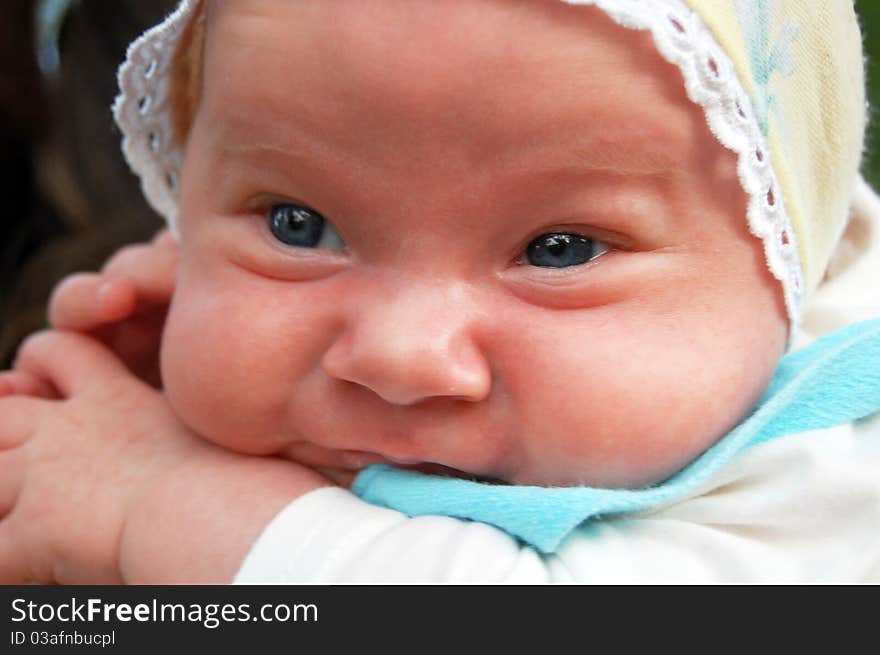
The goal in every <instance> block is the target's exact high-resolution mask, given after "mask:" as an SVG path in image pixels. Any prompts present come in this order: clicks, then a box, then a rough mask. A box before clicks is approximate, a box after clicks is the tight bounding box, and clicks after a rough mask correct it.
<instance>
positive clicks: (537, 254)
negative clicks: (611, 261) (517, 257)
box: [523, 232, 610, 268]
mask: <svg viewBox="0 0 880 655" xmlns="http://www.w3.org/2000/svg"><path fill="white" fill-rule="evenodd" d="M608 250H610V248H609V246H608V245H607V244H604V243H602V242H601V241H596V240H595V239H588V238H587V237H584V236H581V235H579V234H567V233H560V232H550V233H548V234H542V235H541V236H539V237H538V238H537V239H533V240H532V241H531V243H529V245H528V247H527V248H526V252H525V255H524V257H523V259H524V261H525V263H528V264H531V265H532V266H540V267H542V268H567V267H569V266H579V265H580V264H586V263H587V262H589V261H592V260H594V259H596V258H597V257H599V256H600V255H603V254H605V253H606V252H608Z"/></svg>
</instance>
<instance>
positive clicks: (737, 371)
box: [510, 308, 779, 488]
mask: <svg viewBox="0 0 880 655" xmlns="http://www.w3.org/2000/svg"><path fill="white" fill-rule="evenodd" d="M642 309H643V310H644V308H642ZM609 313H610V312H609ZM607 318H608V319H611V318H612V317H611V316H609V317H607ZM584 322H585V321H584V320H582V319H580V318H578V317H576V316H573V317H571V319H570V320H569V321H564V322H562V323H560V324H558V325H557V326H556V329H554V330H553V331H552V333H551V332H547V333H545V334H544V335H541V336H538V337H536V338H534V339H533V340H532V343H530V347H529V348H528V349H522V350H521V351H520V352H527V353H529V357H528V358H523V357H521V358H519V359H518V360H516V361H517V365H516V366H515V367H514V368H513V369H512V370H511V375H510V384H511V393H512V394H513V396H514V397H515V398H517V399H518V402H517V403H516V404H517V406H518V408H519V417H520V424H521V429H522V431H521V432H520V435H521V436H520V438H521V440H522V444H521V446H522V448H521V452H522V459H521V461H520V466H519V471H518V473H517V474H516V476H515V477H516V481H517V482H520V483H533V484H549V485H576V484H587V485H590V486H598V487H610V488H621V487H623V488H639V487H642V486H645V485H649V484H652V483H656V482H659V481H661V480H663V479H665V478H667V477H669V476H670V475H672V474H674V473H675V472H677V471H678V470H680V469H681V468H682V467H684V466H685V465H686V464H688V463H689V462H690V461H692V460H693V459H695V458H696V457H697V456H699V455H700V453H702V452H703V451H704V450H705V449H706V448H708V447H709V446H710V445H712V443H714V442H715V441H716V440H717V439H718V438H719V437H721V436H723V435H724V434H725V433H726V432H728V431H729V430H730V429H731V428H732V427H734V426H735V425H736V423H737V422H738V421H739V420H740V419H741V418H742V416H743V415H744V414H745V413H746V412H747V411H748V410H749V408H750V407H751V406H752V404H753V403H754V402H755V401H756V400H757V398H758V397H759V396H760V393H761V392H762V391H763V389H764V387H765V385H766V383H767V382H768V380H769V378H770V375H771V374H772V371H773V368H774V366H775V362H776V359H777V358H778V355H779V352H778V348H779V346H778V344H777V343H775V342H774V341H772V340H767V339H763V340H761V339H749V338H748V336H747V334H745V335H744V334H743V333H742V332H741V331H739V330H731V331H729V333H728V332H725V331H718V330H717V329H711V328H709V327H707V328H706V329H705V330H701V329H700V326H701V323H700V322H699V321H697V320H696V319H695V317H691V319H690V320H689V319H688V317H687V316H686V315H682V316H681V317H679V318H673V319H669V318H667V319H666V320H663V319H661V318H660V317H657V319H656V320H653V321H647V322H646V321H645V314H644V313H643V312H642V313H640V314H639V315H638V316H635V315H634V316H633V317H632V320H627V318H626V316H625V315H620V314H616V315H615V316H614V317H613V320H603V318H602V316H601V312H592V313H591V314H590V317H589V319H587V320H586V322H587V323H589V325H585V324H584ZM679 322H681V324H680V325H679ZM648 325H650V328H648V327H647V326H648ZM536 380H540V381H541V384H535V381H536Z"/></svg>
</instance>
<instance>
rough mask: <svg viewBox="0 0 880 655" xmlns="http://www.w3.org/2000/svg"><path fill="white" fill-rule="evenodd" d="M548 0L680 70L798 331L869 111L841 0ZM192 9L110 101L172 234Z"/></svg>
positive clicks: (128, 64)
mask: <svg viewBox="0 0 880 655" xmlns="http://www.w3.org/2000/svg"><path fill="white" fill-rule="evenodd" d="M206 1H210V0H206ZM291 1H293V0H291ZM301 1H307V0H301ZM313 1H314V0H313ZM438 1H441V0H438ZM560 1H565V2H570V3H571V4H583V5H595V6H597V7H599V8H601V9H602V10H604V11H605V12H606V13H607V14H608V15H609V16H610V17H611V18H612V19H613V20H614V21H616V22H617V23H619V24H620V25H622V26H624V27H627V28H631V29H642V30H649V31H650V32H651V34H652V35H653V38H654V42H655V44H656V45H657V49H658V50H659V52H660V53H661V54H662V55H663V57H664V58H666V59H667V60H668V61H670V62H671V63H673V64H675V65H677V66H678V67H679V69H680V70H681V72H682V75H683V80H684V83H685V86H686V88H687V92H688V96H689V97H690V98H691V100H693V101H694V102H696V103H697V104H699V105H700V106H701V107H702V108H703V109H704V111H705V113H706V119H707V122H708V124H709V127H710V129H711V130H712V132H713V133H714V134H715V136H716V137H717V138H718V140H719V141H720V142H721V143H722V144H723V145H724V146H726V147H727V148H729V149H730V150H732V151H734V152H735V153H736V154H737V155H738V161H739V176H740V180H741V182H742V186H743V189H744V190H745V191H746V193H747V194H748V195H749V198H750V203H749V210H748V216H747V217H744V220H747V221H748V223H749V227H750V230H751V231H752V233H753V234H755V236H756V237H757V238H760V239H761V240H762V241H763V245H764V252H765V254H766V259H767V265H768V267H769V268H770V270H771V271H772V273H773V275H774V276H775V277H776V278H777V279H778V280H779V281H780V284H781V287H782V290H783V293H784V297H785V303H786V307H787V310H788V314H789V318H790V319H791V325H792V328H794V327H796V326H797V325H798V323H799V322H800V320H801V317H802V315H803V300H804V298H805V297H806V295H808V294H809V293H810V292H811V291H812V290H813V289H815V287H816V286H817V285H818V284H819V282H820V281H821V279H822V276H823V274H824V271H825V268H826V266H827V265H828V261H829V259H830V256H831V253H832V252H833V250H834V248H835V246H836V244H837V242H838V240H839V238H840V235H841V233H842V231H843V228H844V227H845V225H846V221H847V217H848V215H849V208H850V203H851V199H852V194H853V190H854V188H855V184H856V181H857V179H858V167H859V163H860V160H861V155H862V148H863V139H864V129H865V122H866V116H867V111H866V107H865V98H864V65H863V56H862V43H861V35H860V31H859V26H858V22H857V20H856V16H855V12H854V9H853V4H852V0H560ZM198 6H199V0H183V1H182V2H181V3H180V5H179V6H178V8H177V9H176V10H175V12H174V13H173V14H172V15H171V16H169V17H168V18H167V19H166V20H165V21H164V22H163V23H161V24H160V25H158V26H156V27H154V28H153V29H151V30H149V31H148V32H147V33H145V34H144V35H143V36H141V37H140V38H139V39H138V40H136V41H135V42H134V43H133V44H132V45H131V46H130V47H129V50H128V55H127V58H126V61H125V62H124V63H123V65H122V66H121V67H120V70H119V85H120V95H119V96H118V98H117V100H116V103H115V105H114V115H115V117H116V121H117V123H118V124H119V126H120V128H121V130H122V133H123V135H124V140H123V151H124V152H125V155H126V158H127V160H128V162H129V164H130V165H131V167H132V169H133V170H134V171H135V172H136V173H137V174H138V175H139V176H140V177H141V181H142V186H143V189H144V193H145V195H146V197H147V199H148V200H149V202H150V203H151V204H152V206H153V207H154V208H155V209H156V210H157V211H158V212H159V213H160V214H162V215H163V216H164V217H165V218H166V219H167V220H168V223H169V225H170V226H171V229H172V231H174V232H176V227H177V192H178V188H177V187H178V177H179V171H180V164H181V146H182V142H183V140H184V138H185V135H179V134H175V133H174V121H173V120H172V118H173V117H172V115H171V103H170V99H169V93H170V84H169V72H170V70H171V68H172V64H173V59H174V53H175V51H176V48H177V46H178V44H179V43H180V39H181V36H182V34H183V33H184V31H185V29H186V27H187V25H188V24H189V22H190V21H191V20H193V18H194V16H197V15H198V12H197V11H196V10H197V8H198Z"/></svg>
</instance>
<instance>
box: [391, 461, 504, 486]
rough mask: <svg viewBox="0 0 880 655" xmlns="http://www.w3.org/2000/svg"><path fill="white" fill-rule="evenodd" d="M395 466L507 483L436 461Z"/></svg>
mask: <svg viewBox="0 0 880 655" xmlns="http://www.w3.org/2000/svg"><path fill="white" fill-rule="evenodd" d="M394 466H397V467H398V468H402V469H406V470H408V471H417V472H419V473H424V474H425V475H437V476H440V477H444V478H456V479H458V480H470V481H471V482H482V483H485V484H507V483H506V482H504V481H503V480H499V479H498V478H492V477H488V476H481V475H477V474H475V473H468V472H466V471H461V470H459V469H455V468H452V467H451V466H445V465H444V464H437V463H435V462H422V463H420V464H406V465H399V464H395V465H394Z"/></svg>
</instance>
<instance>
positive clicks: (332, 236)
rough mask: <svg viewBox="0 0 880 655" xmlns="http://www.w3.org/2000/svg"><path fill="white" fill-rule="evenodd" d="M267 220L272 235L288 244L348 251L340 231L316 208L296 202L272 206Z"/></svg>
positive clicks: (299, 246) (267, 214)
mask: <svg viewBox="0 0 880 655" xmlns="http://www.w3.org/2000/svg"><path fill="white" fill-rule="evenodd" d="M266 219H267V221H268V223H269V230H270V231H271V232H272V235H273V236H274V237H275V238H276V239H278V240H279V241H280V242H281V243H283V244H285V245H288V246H296V247H298V248H325V249H327V250H338V251H341V250H345V243H344V242H343V241H342V237H340V236H339V233H338V232H337V231H336V230H335V229H334V228H333V226H332V225H330V223H329V222H327V220H326V219H325V218H324V217H323V216H322V215H321V214H319V213H318V212H316V211H315V210H314V209H309V208H308V207H304V206H302V205H297V204H293V203H283V204H277V205H272V207H270V208H269V211H268V212H267V213H266Z"/></svg>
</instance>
